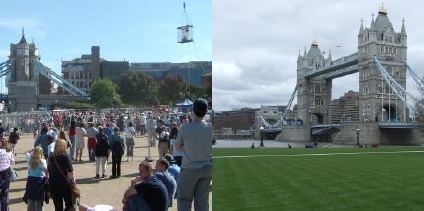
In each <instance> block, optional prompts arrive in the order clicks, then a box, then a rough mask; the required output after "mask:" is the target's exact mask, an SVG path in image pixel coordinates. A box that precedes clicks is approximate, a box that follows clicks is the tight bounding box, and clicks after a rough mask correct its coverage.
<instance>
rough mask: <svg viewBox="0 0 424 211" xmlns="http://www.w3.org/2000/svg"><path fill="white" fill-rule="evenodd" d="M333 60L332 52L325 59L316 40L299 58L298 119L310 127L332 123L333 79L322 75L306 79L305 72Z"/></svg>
mask: <svg viewBox="0 0 424 211" xmlns="http://www.w3.org/2000/svg"><path fill="white" fill-rule="evenodd" d="M328 61H331V52H330V53H329V55H328V58H327V59H325V58H324V56H323V55H322V53H321V50H320V49H319V48H318V42H317V41H316V40H314V41H313V42H312V44H311V48H310V49H309V51H308V52H306V47H305V51H304V53H303V56H301V55H300V51H299V56H298V59H297V70H296V71H297V86H298V90H297V114H296V115H297V117H296V118H297V119H301V120H302V121H303V125H305V126H306V125H307V126H308V127H309V126H311V125H315V124H331V111H330V110H331V109H330V107H331V88H332V84H333V82H332V80H324V79H323V77H322V76H318V77H314V78H309V79H306V78H305V77H304V75H305V72H306V71H307V70H309V69H312V68H318V67H321V66H323V65H325V64H326V63H327V62H328Z"/></svg>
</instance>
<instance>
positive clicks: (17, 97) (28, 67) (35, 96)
mask: <svg viewBox="0 0 424 211" xmlns="http://www.w3.org/2000/svg"><path fill="white" fill-rule="evenodd" d="M41 75H43V76H44V77H46V78H47V79H49V80H50V81H52V82H54V83H55V84H57V85H58V86H60V87H62V88H63V90H65V91H66V92H67V93H69V94H67V95H42V94H40V91H39V90H40V85H42V84H41V83H43V82H42V81H41V80H40V76H41ZM4 76H6V86H7V87H8V101H9V102H8V103H9V104H8V107H9V110H10V112H15V111H20V112H25V111H31V110H36V109H37V108H38V107H40V106H43V107H47V108H54V107H56V106H60V107H63V106H65V105H66V104H68V103H70V102H75V101H88V100H89V99H90V98H89V96H88V94H87V93H86V92H84V91H81V90H80V89H79V88H78V87H76V86H74V85H73V84H72V83H69V82H68V81H66V80H65V79H63V78H62V76H60V75H59V74H57V73H55V72H54V71H52V70H51V69H50V68H48V67H46V66H45V65H43V64H42V63H41V62H40V56H39V54H38V48H37V47H36V45H35V44H34V42H32V43H27V41H26V39H25V33H24V30H23V29H22V38H21V40H20V41H19V43H17V44H11V45H10V56H9V60H7V61H5V62H1V63H0V77H4Z"/></svg>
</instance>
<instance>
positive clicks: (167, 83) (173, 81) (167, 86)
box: [159, 75, 187, 105]
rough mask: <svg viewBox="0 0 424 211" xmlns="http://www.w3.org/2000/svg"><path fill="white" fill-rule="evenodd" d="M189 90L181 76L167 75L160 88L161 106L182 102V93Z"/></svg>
mask: <svg viewBox="0 0 424 211" xmlns="http://www.w3.org/2000/svg"><path fill="white" fill-rule="evenodd" d="M186 89H187V83H186V82H185V81H184V79H183V77H182V76H181V75H173V76H170V75H167V76H166V77H165V78H164V79H163V80H162V82H161V84H160V86H159V100H160V102H161V104H166V105H168V104H172V103H175V102H178V101H180V100H181V97H182V96H181V95H180V93H184V92H185V90H186Z"/></svg>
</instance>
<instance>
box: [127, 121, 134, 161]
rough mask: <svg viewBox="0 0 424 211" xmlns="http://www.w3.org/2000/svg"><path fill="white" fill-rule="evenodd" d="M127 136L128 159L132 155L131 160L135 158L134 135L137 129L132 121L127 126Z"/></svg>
mask: <svg viewBox="0 0 424 211" xmlns="http://www.w3.org/2000/svg"><path fill="white" fill-rule="evenodd" d="M125 133H126V138H125V145H127V147H126V148H127V161H128V159H129V157H131V161H133V160H134V144H135V143H134V136H135V129H134V127H133V123H132V122H128V127H126V128H125Z"/></svg>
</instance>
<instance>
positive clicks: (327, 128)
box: [311, 124, 340, 135]
mask: <svg viewBox="0 0 424 211" xmlns="http://www.w3.org/2000/svg"><path fill="white" fill-rule="evenodd" d="M339 130H340V124H330V125H314V126H311V135H322V134H327V133H335V132H338V131H339Z"/></svg>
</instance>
